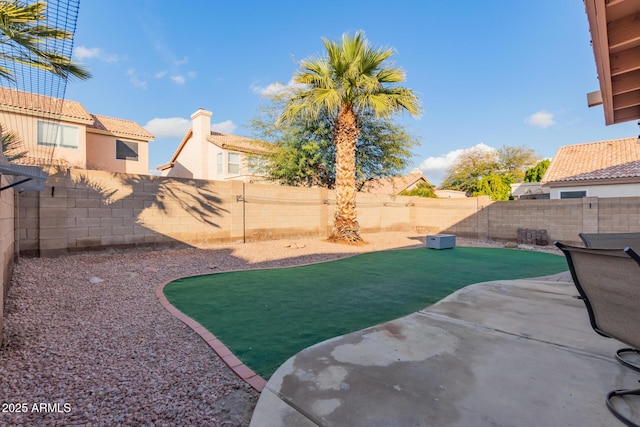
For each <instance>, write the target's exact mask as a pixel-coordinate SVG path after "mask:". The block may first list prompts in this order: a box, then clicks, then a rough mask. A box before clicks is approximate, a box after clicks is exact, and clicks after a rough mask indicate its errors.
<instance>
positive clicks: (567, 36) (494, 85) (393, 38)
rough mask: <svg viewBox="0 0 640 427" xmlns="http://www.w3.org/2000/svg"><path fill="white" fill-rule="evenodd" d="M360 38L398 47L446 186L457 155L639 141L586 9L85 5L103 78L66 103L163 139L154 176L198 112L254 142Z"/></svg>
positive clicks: (507, 1) (84, 22)
mask: <svg viewBox="0 0 640 427" xmlns="http://www.w3.org/2000/svg"><path fill="white" fill-rule="evenodd" d="M358 30H363V31H364V32H365V34H366V36H367V39H368V40H369V41H370V43H371V44H372V45H373V46H385V47H393V48H394V49H395V50H396V54H395V55H394V56H393V57H392V60H393V61H394V62H395V65H398V66H400V67H402V68H403V69H404V70H405V71H406V73H407V80H406V82H405V83H404V86H406V87H409V88H411V89H413V90H414V91H416V92H417V93H418V94H419V96H420V99H421V104H422V108H423V110H424V113H423V114H422V116H421V117H420V118H418V119H414V118H412V117H410V116H408V115H400V116H398V121H399V122H400V123H402V124H404V125H406V126H407V128H408V129H409V131H410V132H411V133H412V134H413V135H415V136H416V137H417V138H418V139H419V141H420V146H419V147H416V148H415V149H414V153H415V156H414V159H413V163H412V165H411V167H410V168H409V169H412V168H414V167H420V168H421V169H422V170H423V172H424V174H425V176H427V178H429V179H430V180H431V181H432V182H434V183H436V184H437V183H439V182H440V180H441V178H442V176H443V174H444V170H445V168H446V166H447V165H448V164H450V162H451V161H452V159H454V158H455V155H456V153H459V152H460V150H465V149H469V148H471V147H474V146H476V145H478V144H483V145H485V146H488V147H493V148H498V147H500V146H502V145H511V146H526V147H529V148H532V149H534V150H535V151H536V153H537V154H538V155H540V156H541V157H552V156H553V155H554V154H555V152H556V150H557V149H558V148H559V147H561V146H564V145H571V144H578V143H584V142H593V141H600V140H605V139H614V138H621V137H629V136H633V135H637V134H638V126H637V125H636V123H635V122H628V123H623V124H618V125H613V126H605V124H604V114H603V111H602V107H601V106H600V107H594V108H588V107H587V100H586V94H587V92H591V91H595V90H597V89H599V87H598V81H597V74H596V67H595V63H594V58H593V51H592V50H591V46H590V34H589V28H588V22H587V16H586V14H585V11H584V5H583V2H582V0H537V1H533V2H532V1H525V0H492V1H477V0H460V1H457V2H447V1H433V0H422V1H403V0H398V1H395V2H388V1H387V2H382V1H377V0H370V1H367V2H345V1H344V0H340V1H334V0H328V1H323V2H300V1H272V2H267V1H253V2H252V1H245V2H234V1H225V2H221V1H215V0H191V1H189V2H174V1H160V0H136V1H133V2H132V1H129V0H126V1H125V0H109V1H86V0H85V1H82V2H81V4H80V12H79V16H78V23H77V30H76V35H75V45H74V46H75V47H74V59H75V60H77V61H79V62H81V63H83V64H84V65H86V66H87V67H89V68H90V69H91V71H92V73H93V78H92V79H91V80H89V81H72V82H70V83H69V84H68V86H67V91H66V98H67V99H71V100H74V101H79V102H80V103H82V104H83V105H84V107H85V108H86V109H87V110H88V111H89V112H90V113H94V114H102V115H107V116H113V117H119V118H123V119H129V120H134V121H136V122H137V123H139V124H140V125H142V126H144V127H145V128H147V130H149V131H150V132H151V133H152V134H154V135H155V137H156V140H155V141H154V142H152V143H151V145H150V162H149V163H150V164H149V167H150V169H155V168H156V167H157V166H159V165H161V164H164V163H166V162H168V161H169V159H170V158H171V155H172V154H173V152H174V150H175V149H176V148H177V146H178V144H179V142H180V140H181V138H182V136H183V135H184V133H185V132H186V130H187V129H188V127H189V125H190V115H191V114H192V113H193V112H194V111H196V110H197V109H198V108H205V109H207V110H209V111H212V112H213V118H212V123H213V124H214V125H215V128H216V129H217V130H219V131H222V132H229V133H233V134H236V135H245V136H251V135H252V131H251V129H250V128H249V127H248V124H249V121H250V120H251V118H253V117H255V116H256V115H257V112H258V108H259V106H260V105H261V104H263V103H264V102H265V99H264V97H263V96H262V94H263V93H264V92H265V91H268V90H269V89H271V88H273V85H274V84H276V83H280V84H283V85H286V84H288V83H289V81H290V79H291V75H292V74H293V73H294V72H295V71H296V69H297V65H296V61H299V60H301V59H304V58H306V57H308V56H311V55H317V54H322V53H323V51H322V50H323V46H322V38H323V37H324V38H329V39H335V40H338V39H339V38H340V37H341V35H342V34H343V33H345V32H348V33H354V32H356V31H358Z"/></svg>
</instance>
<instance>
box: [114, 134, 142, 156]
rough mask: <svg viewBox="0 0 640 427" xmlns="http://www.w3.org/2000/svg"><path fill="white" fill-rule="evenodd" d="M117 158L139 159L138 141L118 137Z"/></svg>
mask: <svg viewBox="0 0 640 427" xmlns="http://www.w3.org/2000/svg"><path fill="white" fill-rule="evenodd" d="M116 159H120V160H135V161H138V143H137V142H129V141H120V140H119V139H116Z"/></svg>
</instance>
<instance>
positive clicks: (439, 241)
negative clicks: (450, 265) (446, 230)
mask: <svg viewBox="0 0 640 427" xmlns="http://www.w3.org/2000/svg"><path fill="white" fill-rule="evenodd" d="M455 246H456V236H454V235H453V234H434V235H431V236H427V248H431V249H451V248H454V247H455Z"/></svg>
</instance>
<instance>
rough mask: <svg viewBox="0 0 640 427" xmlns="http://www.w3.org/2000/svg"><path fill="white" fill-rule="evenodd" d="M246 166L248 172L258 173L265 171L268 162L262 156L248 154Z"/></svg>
mask: <svg viewBox="0 0 640 427" xmlns="http://www.w3.org/2000/svg"><path fill="white" fill-rule="evenodd" d="M247 166H248V168H249V173H250V174H252V175H260V174H262V173H265V171H266V169H267V166H268V163H267V161H266V159H265V158H264V156H250V157H248V158H247Z"/></svg>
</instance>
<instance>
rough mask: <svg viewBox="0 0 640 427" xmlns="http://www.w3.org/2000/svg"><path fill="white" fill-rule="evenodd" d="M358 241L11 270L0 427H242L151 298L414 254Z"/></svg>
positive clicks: (237, 395)
mask: <svg viewBox="0 0 640 427" xmlns="http://www.w3.org/2000/svg"><path fill="white" fill-rule="evenodd" d="M364 237H365V239H366V240H367V242H368V243H367V244H366V245H363V246H345V245H336V244H331V243H328V242H326V241H324V240H322V239H319V238H309V239H295V240H291V241H282V240H281V241H270V242H257V243H250V244H235V245H218V246H213V247H210V248H200V249H198V248H178V249H165V250H160V251H153V252H148V251H133V250H132V251H124V252H118V251H111V250H110V251H105V252H94V253H85V254H77V255H69V256H62V257H58V258H39V259H38V258H33V259H26V258H23V259H21V260H20V261H19V262H18V263H17V264H16V265H15V268H14V273H13V279H12V284H11V288H10V291H9V295H8V297H7V299H6V300H5V319H4V331H3V334H4V339H3V344H2V347H1V348H0V404H1V405H2V407H0V411H1V412H0V425H2V426H15V425H25V426H67V425H82V426H90V425H92V426H115V425H157V426H183V425H184V426H195V425H208V426H246V425H248V424H249V421H250V419H251V414H252V411H253V408H254V406H255V404H256V402H257V398H258V393H257V392H255V391H254V390H253V389H252V388H251V387H250V386H249V385H247V384H246V383H245V382H243V381H242V380H241V379H240V378H238V377H236V376H235V374H233V372H232V371H231V370H230V369H229V368H228V367H227V366H226V365H225V364H224V363H223V362H222V361H221V360H220V359H219V358H218V356H217V355H216V354H215V353H214V352H213V351H212V350H211V348H210V347H209V346H208V345H207V344H206V343H205V342H204V341H202V339H201V338H200V337H199V336H198V335H197V334H195V333H194V332H193V331H192V330H191V329H189V328H188V327H187V326H186V325H184V324H183V323H181V322H180V321H178V320H177V319H175V318H174V317H172V316H171V315H170V314H169V313H168V312H167V311H166V310H165V309H164V308H163V307H162V306H161V305H160V304H159V303H158V301H157V299H156V296H155V289H156V287H157V286H159V285H160V284H162V283H166V282H167V281H170V280H173V279H176V278H179V277H183V276H186V275H193V274H205V273H211V272H215V271H231V270H240V269H248V268H265V267H284V266H293V265H301V264H308V263H313V262H322V261H329V260H333V259H337V258H341V257H345V256H349V255H352V254H356V253H362V252H368V251H377V250H385V249H393V248H400V247H411V246H420V245H424V235H418V234H408V233H406V232H393V233H377V234H371V235H365V236H364ZM457 243H458V245H471V246H475V245H480V246H496V247H502V246H503V245H502V244H500V243H495V242H480V241H472V240H467V239H458V242H457ZM536 249H541V250H547V251H554V252H557V251H556V250H555V249H553V248H549V247H547V248H536Z"/></svg>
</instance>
